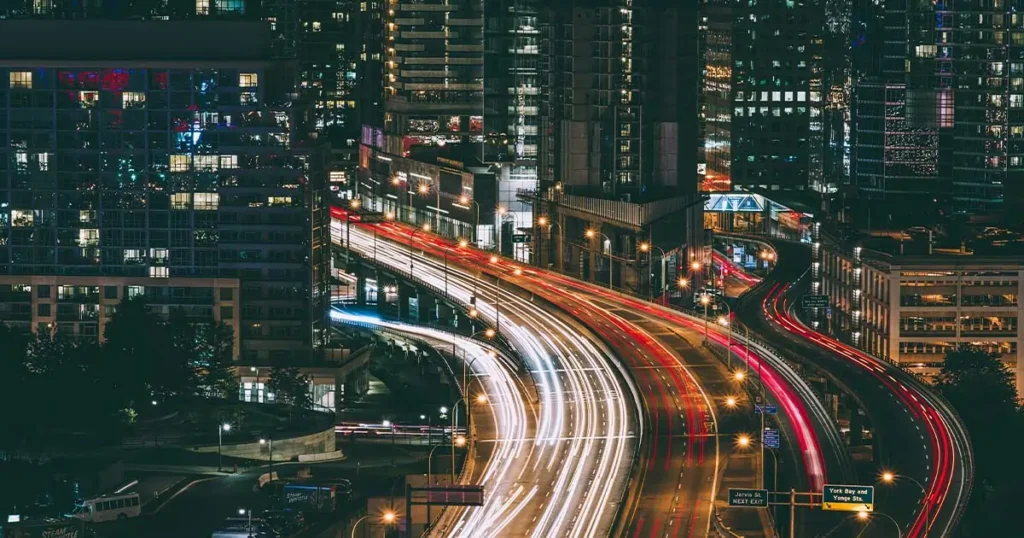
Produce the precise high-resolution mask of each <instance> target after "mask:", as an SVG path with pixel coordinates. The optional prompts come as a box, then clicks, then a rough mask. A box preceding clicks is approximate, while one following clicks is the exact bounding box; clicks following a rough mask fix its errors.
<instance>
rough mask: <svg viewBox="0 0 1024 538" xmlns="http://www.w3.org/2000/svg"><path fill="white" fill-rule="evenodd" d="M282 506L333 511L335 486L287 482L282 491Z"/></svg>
mask: <svg viewBox="0 0 1024 538" xmlns="http://www.w3.org/2000/svg"><path fill="white" fill-rule="evenodd" d="M282 498H283V501H284V503H283V504H284V506H285V507H286V508H292V509H299V510H301V509H306V510H311V511H313V512H333V511H334V508H335V502H334V501H335V486H327V485H316V484H295V483H288V484H285V486H284V491H283V493H282Z"/></svg>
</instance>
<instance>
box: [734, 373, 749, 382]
mask: <svg viewBox="0 0 1024 538" xmlns="http://www.w3.org/2000/svg"><path fill="white" fill-rule="evenodd" d="M746 377H747V375H746V374H744V373H743V372H742V371H738V370H737V371H736V373H735V374H733V379H735V380H736V381H743V379H744V378H746Z"/></svg>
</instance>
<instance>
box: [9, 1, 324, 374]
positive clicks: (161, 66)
mask: <svg viewBox="0 0 1024 538" xmlns="http://www.w3.org/2000/svg"><path fill="white" fill-rule="evenodd" d="M182 35H188V36H189V39H185V40H183V39H180V36H182ZM274 51H275V39H274V37H273V34H272V31H271V30H270V27H269V25H267V24H266V23H260V22H226V21H187V22H168V21H100V20H83V21H52V20H51V21H0V274H7V275H24V276H25V277H31V276H32V275H52V276H54V277H57V280H56V281H55V282H54V284H55V285H56V286H58V294H59V293H60V289H59V288H61V287H63V286H65V285H66V286H83V287H86V288H90V289H91V288H97V289H98V288H100V287H103V288H108V287H115V286H116V285H117V284H116V283H118V282H124V280H123V279H124V278H125V277H132V278H144V279H149V281H151V282H152V285H153V287H154V288H160V289H170V290H171V292H172V293H178V292H179V291H180V292H181V293H182V294H185V293H191V292H186V291H184V290H186V289H189V288H194V287H195V284H194V283H193V279H202V280H204V281H208V282H210V284H208V285H205V288H204V289H205V291H203V290H200V291H199V292H196V293H207V294H212V293H213V291H212V289H214V288H219V287H221V286H219V285H217V283H216V281H217V279H219V278H224V279H237V281H238V282H239V284H238V285H237V286H238V287H240V295H241V297H240V303H239V309H238V311H235V310H234V309H233V308H232V309H230V310H218V311H216V312H215V314H216V316H219V317H220V318H221V319H223V318H225V317H228V319H235V318H236V317H237V320H238V321H237V325H238V326H239V327H240V330H241V333H242V334H241V337H242V346H241V350H240V352H241V353H240V354H241V357H242V358H243V359H244V360H249V361H271V360H290V359H300V360H301V359H307V358H309V357H310V356H311V353H312V350H313V348H314V347H315V346H317V345H319V344H320V343H322V342H323V339H324V338H325V336H326V327H325V326H324V316H325V315H326V308H327V304H326V301H327V298H328V294H327V290H326V279H327V273H328V269H327V268H328V261H329V255H328V251H327V249H329V244H328V243H327V242H326V241H327V223H326V205H325V203H324V200H323V193H324V188H323V178H324V174H325V171H324V169H325V156H324V154H323V152H322V151H321V150H320V149H319V148H318V147H317V146H316V145H314V144H311V143H310V141H309V139H308V138H307V134H308V133H309V128H308V127H306V126H305V125H303V123H302V120H303V117H304V116H303V114H301V113H300V111H299V110H298V109H297V108H296V107H294V106H293V105H292V96H293V92H294V89H295V83H294V81H295V71H296V66H295V65H294V64H293V63H291V62H286V61H285V62H282V61H279V60H276V59H275V52H274ZM109 279H114V281H113V283H112V281H110V280H109ZM178 282H180V283H181V284H180V285H177V284H176V283H178ZM136 283H137V282H136ZM137 287H138V288H140V289H138V290H136V291H134V292H127V293H125V295H130V294H131V293H139V294H145V293H146V289H145V288H146V287H147V286H145V285H142V286H137ZM207 288H208V289H207ZM175 290H178V291H175ZM228 293H229V295H230V292H228ZM85 295H88V296H94V295H98V294H92V293H86V294H85ZM115 296H116V294H115ZM204 297H205V296H204ZM219 300H227V301H234V300H235V298H233V297H230V296H228V297H220V298H219ZM204 301H206V299H204ZM95 306H96V307H97V308H98V304H97V305H95ZM155 308H160V306H159V305H156V306H155ZM90 312H95V308H93V309H92V310H90ZM79 314H81V313H74V312H68V313H67V315H71V316H78V315H79ZM57 315H58V318H57V322H58V328H60V327H61V325H60V322H61V321H62V320H61V318H60V316H61V311H60V310H58V312H57ZM81 315H84V314H81ZM90 315H92V314H90ZM65 321H71V319H70V318H69V319H67V320H65ZM74 321H76V322H78V321H83V320H81V319H75V320H74ZM84 322H85V325H84V326H83V325H82V324H81V323H79V324H78V326H75V325H69V326H68V327H69V329H70V330H71V331H73V334H75V335H78V336H84V335H89V334H92V335H96V334H98V333H97V331H95V330H94V329H95V327H92V328H91V329H90V327H89V325H90V322H89V321H88V319H86V320H84ZM36 328H37V327H33V329H36ZM86 331H90V332H86Z"/></svg>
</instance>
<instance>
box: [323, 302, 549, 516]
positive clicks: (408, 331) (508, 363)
mask: <svg viewBox="0 0 1024 538" xmlns="http://www.w3.org/2000/svg"><path fill="white" fill-rule="evenodd" d="M331 318H332V319H333V320H335V321H340V322H342V323H348V324H350V325H360V326H363V327H367V328H370V329H375V330H384V331H388V332H394V333H397V334H400V335H402V336H404V337H406V338H411V339H415V340H418V341H420V342H423V343H425V344H427V345H430V346H432V347H434V348H435V349H437V350H438V351H439V352H441V353H443V354H446V355H450V353H451V352H452V351H453V350H457V352H458V353H459V354H460V355H461V356H462V357H465V358H466V360H468V363H467V364H466V366H468V377H467V379H468V382H467V383H466V386H463V387H462V393H463V395H464V396H466V397H468V398H471V399H472V404H471V409H472V413H471V414H472V416H473V425H472V438H473V445H474V454H475V458H474V461H475V462H476V464H475V465H473V466H471V467H470V469H471V471H470V474H469V475H467V476H464V477H463V480H462V482H463V483H471V484H480V485H482V486H483V487H484V490H485V491H486V492H487V495H486V497H485V501H484V506H482V507H479V508H472V509H463V510H457V509H455V508H452V509H449V510H448V511H447V513H446V514H445V518H444V519H443V520H442V523H440V524H438V525H437V527H436V531H435V532H434V533H432V534H434V535H438V536H441V535H446V534H449V533H473V534H476V533H481V534H482V533H483V531H484V529H492V528H494V529H501V528H505V526H506V525H505V523H504V522H505V520H508V519H511V518H514V516H515V512H514V509H515V508H517V507H520V506H524V505H523V504H521V503H517V502H516V499H519V498H521V497H523V496H524V495H525V494H526V491H525V489H526V488H525V487H524V485H523V484H522V483H520V480H521V478H522V477H523V476H524V475H525V474H527V473H528V472H529V470H530V467H531V466H532V465H533V464H534V463H535V462H534V461H533V455H534V453H535V451H534V446H533V442H532V441H533V439H534V438H535V436H536V433H537V423H538V417H539V410H538V406H537V405H536V404H535V403H534V398H535V395H536V393H535V392H534V388H533V382H532V380H530V379H529V376H528V375H525V374H523V375H521V374H520V369H519V365H518V363H517V362H516V359H514V358H510V357H507V356H505V355H504V354H502V353H500V352H499V350H497V349H495V348H493V347H492V346H487V345H485V344H483V343H481V342H479V341H477V340H471V339H469V338H467V337H464V336H456V335H453V334H452V333H448V332H444V331H440V330H438V329H433V328H430V327H423V326H419V325H412V324H408V323H401V322H397V321H387V320H381V319H378V318H376V317H373V316H368V315H363V314H355V313H351V312H346V311H344V310H340V309H338V308H335V309H334V310H333V311H332V312H331ZM492 355H493V356H492ZM460 362H461V361H460ZM456 366H458V365H456ZM456 366H453V373H454V375H455V377H456V378H458V377H459V375H460V374H461V371H460V370H459V369H457V368H456ZM458 368H461V366H458ZM474 381H476V383H474ZM460 385H461V383H460ZM481 393H482V394H484V395H485V399H486V401H484V402H478V398H479V395H480V394H481Z"/></svg>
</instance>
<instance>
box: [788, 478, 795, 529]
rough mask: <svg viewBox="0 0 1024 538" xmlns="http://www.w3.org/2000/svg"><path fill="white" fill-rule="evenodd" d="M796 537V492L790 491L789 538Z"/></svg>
mask: <svg viewBox="0 0 1024 538" xmlns="http://www.w3.org/2000/svg"><path fill="white" fill-rule="evenodd" d="M795 537H796V490H795V489H790V490H789V538H795Z"/></svg>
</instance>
